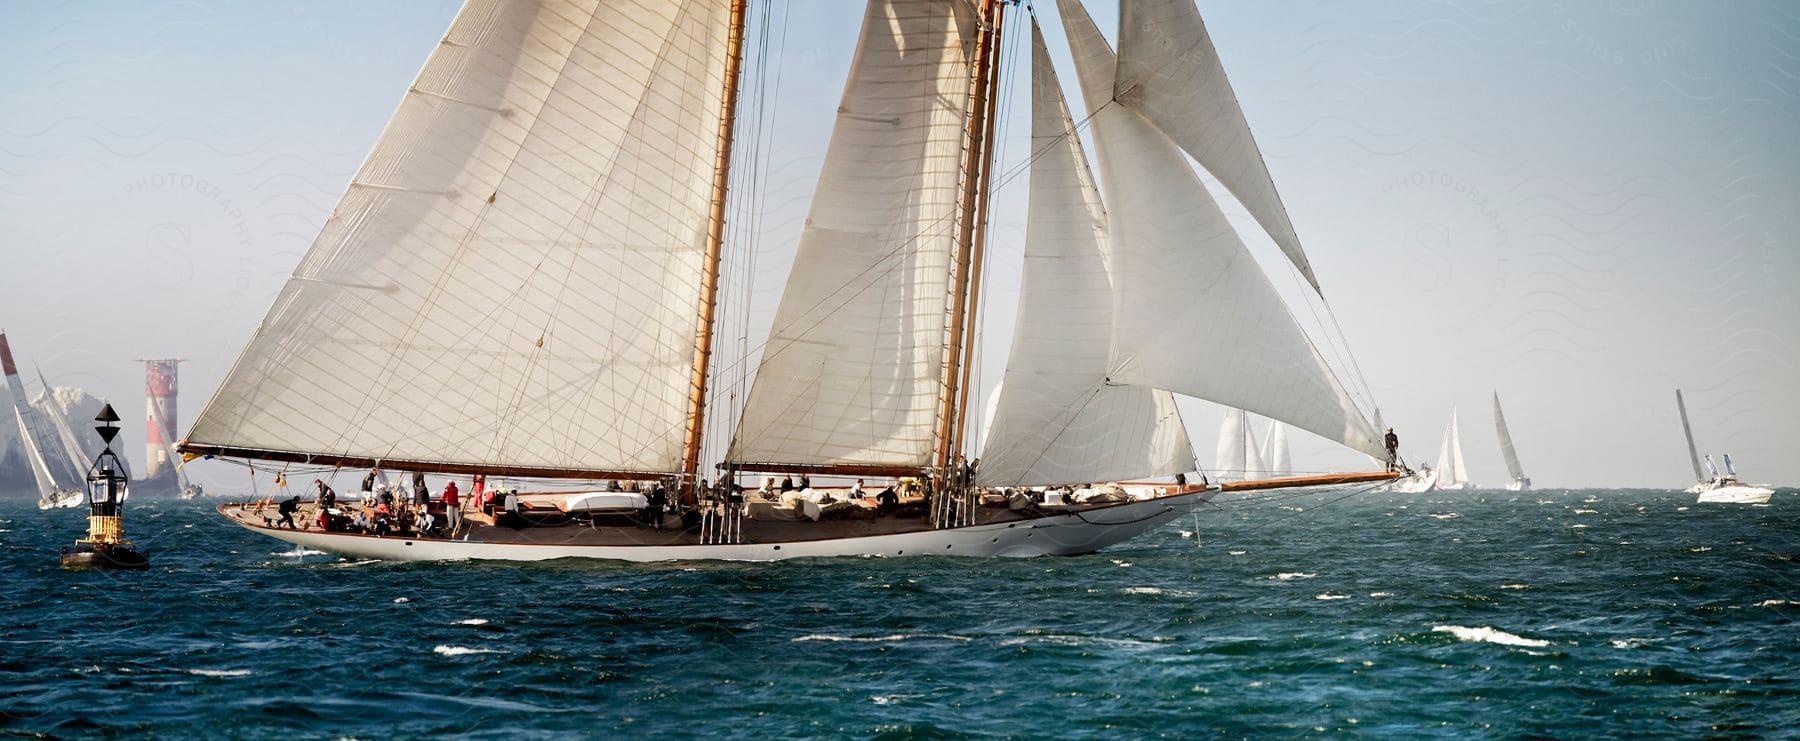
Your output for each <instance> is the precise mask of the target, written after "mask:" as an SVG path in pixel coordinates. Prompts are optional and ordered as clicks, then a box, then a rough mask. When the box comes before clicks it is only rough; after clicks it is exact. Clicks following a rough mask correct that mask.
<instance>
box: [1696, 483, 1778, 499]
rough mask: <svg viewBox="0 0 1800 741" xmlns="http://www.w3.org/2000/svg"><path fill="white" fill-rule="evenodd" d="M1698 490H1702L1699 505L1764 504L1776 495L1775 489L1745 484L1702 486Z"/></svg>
mask: <svg viewBox="0 0 1800 741" xmlns="http://www.w3.org/2000/svg"><path fill="white" fill-rule="evenodd" d="M1696 488H1699V489H1702V491H1700V492H1698V493H1699V494H1700V498H1699V500H1698V503H1699V504H1762V503H1764V502H1767V501H1769V497H1771V496H1774V494H1775V490H1774V489H1766V488H1763V487H1760V486H1747V485H1745V484H1730V485H1727V486H1713V485H1712V484H1702V485H1701V486H1699V487H1696Z"/></svg>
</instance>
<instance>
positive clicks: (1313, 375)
mask: <svg viewBox="0 0 1800 741" xmlns="http://www.w3.org/2000/svg"><path fill="white" fill-rule="evenodd" d="M1059 6H1060V7H1061V8H1062V9H1063V27H1064V29H1065V30H1066V31H1067V32H1068V35H1069V45H1070V47H1071V50H1072V52H1073V56H1074V58H1075V62H1076V68H1077V72H1078V73H1079V75H1080V77H1081V79H1082V85H1081V87H1082V89H1083V91H1085V93H1086V94H1087V95H1088V100H1087V108H1088V110H1090V111H1093V117H1092V132H1093V133H1092V135H1093V139H1094V143H1095V148H1096V153H1095V155H1096V160H1097V161H1098V163H1099V170H1100V181H1101V184H1102V186H1103V195H1104V197H1105V198H1106V203H1107V205H1108V223H1109V225H1110V226H1111V239H1112V243H1113V251H1114V254H1115V255H1117V256H1118V259H1117V260H1116V261H1115V263H1114V268H1113V276H1114V279H1115V280H1116V281H1119V282H1120V284H1121V285H1123V286H1125V288H1123V289H1121V290H1119V291H1117V292H1116V296H1117V297H1118V302H1117V304H1116V312H1115V317H1114V335H1113V351H1112V356H1113V361H1112V362H1113V367H1112V369H1111V371H1110V373H1109V375H1110V377H1111V378H1112V380H1113V382H1115V383H1121V384H1131V385H1140V386H1147V387H1151V388H1160V389H1165V390H1168V391H1170V392H1173V393H1179V394H1185V395H1189V396H1194V397H1197V398H1201V399H1206V400H1208V401H1213V402H1217V403H1220V404H1224V405H1227V406H1231V407H1236V408H1238V409H1243V410H1247V411H1251V412H1255V413H1257V414H1259V415H1262V416H1265V417H1269V418H1271V419H1276V420H1281V421H1283V422H1287V423H1288V424H1292V425H1294V426H1296V427H1299V428H1301V429H1304V430H1307V431H1310V432H1313V433H1315V434H1318V435H1320V436H1322V437H1325V438H1326V439H1328V440H1333V441H1336V442H1339V443H1341V444H1343V445H1345V446H1347V447H1349V448H1351V449H1353V450H1358V451H1361V452H1363V453H1366V454H1369V455H1370V456H1377V457H1381V458H1385V452H1384V451H1383V449H1382V447H1381V446H1380V445H1379V444H1378V443H1377V442H1376V435H1375V433H1374V430H1372V429H1371V428H1370V427H1369V422H1368V420H1367V419H1366V418H1365V417H1364V416H1363V415H1362V413H1361V412H1360V411H1359V410H1358V409H1357V408H1356V404H1355V402H1354V401H1353V400H1351V398H1350V396H1349V394H1348V393H1347V392H1346V391H1345V390H1344V388H1343V386H1342V384H1340V383H1339V382H1338V380H1337V378H1336V377H1335V376H1334V374H1333V373H1332V371H1331V369H1330V368H1329V366H1327V365H1326V363H1325V361H1324V358H1323V357H1321V356H1320V354H1319V352H1318V350H1317V349H1316V348H1315V347H1314V346H1313V344H1312V342H1311V340H1310V339H1309V338H1308V337H1307V335H1306V332H1305V331H1304V330H1303V329H1302V328H1301V327H1300V325H1299V323H1298V322H1297V321H1296V320H1295V319H1294V317H1293V315H1292V313H1291V312H1290V311H1289V310H1288V307H1287V305H1286V303H1285V302H1284V301H1283V300H1282V298H1281V296H1280V294H1279V293H1278V292H1277V291H1276V290H1275V287H1274V285H1273V284H1272V283H1271V282H1270V281H1269V278H1268V276H1267V275H1266V274H1265V273H1263V271H1262V269H1261V268H1260V267H1258V266H1257V264H1256V261H1255V258H1253V257H1252V256H1251V255H1250V253H1249V250H1248V249H1247V248H1246V247H1245V246H1244V244H1243V242H1242V240H1240V239H1239V238H1238V235H1237V233H1236V232H1235V231H1233V229H1232V227H1231V225H1230V224H1229V223H1228V222H1227V221H1226V219H1225V216H1224V214H1223V213H1222V212H1221V211H1220V210H1219V206H1218V204H1217V203H1216V202H1215V201H1214V200H1213V198H1212V196H1211V194H1209V193H1208V192H1207V191H1206V188H1205V186H1204V185H1203V184H1202V183H1201V181H1200V179H1199V176H1198V175H1197V174H1196V173H1195V172H1194V171H1193V169H1192V168H1191V167H1190V166H1189V165H1188V164H1187V161H1186V159H1185V158H1184V157H1183V156H1182V154H1181V151H1180V149H1179V148H1178V147H1177V146H1176V144H1175V143H1174V142H1173V141H1171V140H1170V139H1169V137H1167V136H1165V135H1164V134H1163V133H1162V131H1160V130H1159V129H1158V128H1157V127H1156V126H1155V125H1153V124H1152V122H1151V121H1149V120H1148V119H1146V118H1145V117H1144V116H1143V115H1142V114H1140V113H1138V112H1137V111H1136V110H1134V109H1133V107H1132V106H1129V105H1108V104H1106V101H1108V100H1110V96H1111V95H1112V91H1113V89H1114V83H1115V80H1114V69H1115V67H1116V64H1115V59H1114V56H1113V53H1112V51H1111V48H1110V47H1109V46H1108V45H1107V43H1106V40H1105V39H1104V38H1103V37H1102V36H1101V35H1100V32H1099V29H1098V28H1096V27H1095V26H1094V25H1093V21H1092V20H1091V19H1090V18H1089V17H1088V16H1087V13H1086V11H1085V9H1083V7H1082V5H1081V3H1080V2H1079V0H1059ZM1095 96H1104V97H1099V98H1096V97H1095ZM1171 328H1179V330H1180V331H1171Z"/></svg>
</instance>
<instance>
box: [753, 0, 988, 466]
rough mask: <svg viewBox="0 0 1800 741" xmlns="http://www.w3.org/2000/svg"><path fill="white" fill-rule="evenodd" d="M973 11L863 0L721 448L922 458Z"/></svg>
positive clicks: (938, 2) (814, 457)
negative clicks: (770, 310)
mask: <svg viewBox="0 0 1800 741" xmlns="http://www.w3.org/2000/svg"><path fill="white" fill-rule="evenodd" d="M976 20H977V19H976V18H975V15H974V13H973V11H972V10H970V8H969V3H967V2H957V1H955V0H870V2H869V4H868V8H867V10H866V15H865V16H864V18H863V27H862V35H861V37H860V39H859V40H858V41H857V47H856V55H855V58H854V60H853V62H852V64H851V67H850V77H849V80H848V82H847V83H846V84H845V87H844V95H843V100H842V104H841V105H840V106H839V108H838V117H837V122H836V124H835V126H834V128H833V129H832V132H831V143H830V145H829V146H828V147H827V149H826V155H825V165H824V168H823V170H822V171H821V172H820V174H819V183H818V186H817V189H816V191H815V192H814V195H813V201H812V210H811V211H810V213H809V214H808V216H807V221H806V228H805V230H804V231H803V232H802V233H801V235H800V244H799V247H798V249H797V251H796V253H795V256H794V266H793V269H792V271H791V272H790V274H789V276H788V282H787V288H786V290H785V292H784V293H783V294H782V297H781V304H780V305H779V307H778V308H777V309H776V312H775V321H774V324H773V326H772V329H771V332H770V336H769V341H768V344H767V345H766V346H765V349H764V351H763V358H762V363H761V365H760V367H759V368H758V369H757V372H756V381H755V383H754V385H752V387H751V389H750V395H749V399H748V400H747V402H746V404H745V408H744V412H743V417H742V420H741V421H740V422H739V424H738V433H737V437H736V439H735V440H734V441H733V443H732V447H731V450H730V453H729V455H728V456H727V457H728V459H729V460H730V461H732V462H735V463H740V464H743V465H746V466H750V467H777V468H778V467H781V466H784V465H785V466H832V465H871V466H892V467H905V468H917V467H923V466H925V465H926V464H927V461H928V459H929V458H930V456H931V451H932V446H933V439H934V437H935V435H936V424H937V408H938V397H939V394H940V390H941V384H942V383H943V372H944V371H943V367H942V366H943V362H944V331H945V326H946V325H945V321H946V320H945V310H946V307H947V304H948V303H949V300H948V288H947V286H948V283H949V276H950V264H951V260H952V255H953V253H954V250H955V235H956V219H955V213H956V209H957V193H958V184H959V182H958V171H959V169H960V164H961V163H960V159H959V158H960V157H961V153H962V142H963V128H964V125H965V120H964V119H965V114H966V112H967V111H966V110H965V109H966V108H967V102H968V98H969V73H970V67H969V65H970V64H971V63H972V62H973V61H974V60H973V59H971V56H972V55H973V53H974V47H973V43H974V39H975V36H976V33H977V30H978V26H977V23H976Z"/></svg>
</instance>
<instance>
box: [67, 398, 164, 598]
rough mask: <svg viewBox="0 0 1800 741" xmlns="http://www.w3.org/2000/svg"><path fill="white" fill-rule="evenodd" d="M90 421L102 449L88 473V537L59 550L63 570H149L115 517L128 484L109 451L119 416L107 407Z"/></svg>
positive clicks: (146, 560) (117, 460) (146, 562)
mask: <svg viewBox="0 0 1800 741" xmlns="http://www.w3.org/2000/svg"><path fill="white" fill-rule="evenodd" d="M94 421H95V422H99V423H100V424H98V425H96V426H95V427H94V431H96V432H98V433H100V439H101V440H104V441H106V447H105V449H104V450H101V451H100V455H99V456H97V457H95V458H94V465H93V467H92V468H89V469H88V475H87V498H88V536H87V537H86V538H83V539H81V540H77V541H75V545H73V546H70V547H67V548H64V549H63V551H62V565H63V568H65V569H147V568H150V558H149V557H148V556H145V555H144V554H143V553H140V552H138V551H137V550H135V549H133V548H132V547H131V541H129V540H126V539H125V526H124V519H123V518H121V517H120V516H119V505H120V504H121V503H122V502H123V501H124V499H125V493H126V491H125V487H126V486H127V485H128V483H129V481H130V480H129V479H128V478H126V475H125V466H124V464H123V463H121V462H120V461H119V456H117V455H114V454H113V451H112V441H113V438H114V437H117V436H118V434H119V428H118V427H115V426H114V423H116V422H118V421H119V415H118V413H116V412H114V411H113V408H112V405H111V404H107V405H106V406H105V407H104V408H102V409H101V410H100V415H99V416H97V417H94Z"/></svg>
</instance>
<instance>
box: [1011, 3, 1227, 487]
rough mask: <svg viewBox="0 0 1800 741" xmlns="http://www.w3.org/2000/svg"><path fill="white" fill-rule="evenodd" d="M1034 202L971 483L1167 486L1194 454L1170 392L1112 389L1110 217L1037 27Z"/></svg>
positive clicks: (1033, 101) (1034, 31)
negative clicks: (1135, 481)
mask: <svg viewBox="0 0 1800 741" xmlns="http://www.w3.org/2000/svg"><path fill="white" fill-rule="evenodd" d="M1031 31H1032V43H1033V47H1032V48H1033V53H1032V77H1031V92H1032V98H1031V105H1032V113H1033V116H1032V132H1031V153H1032V163H1031V195H1030V203H1029V206H1028V211H1027V214H1026V221H1025V270H1024V274H1023V276H1022V277H1021V279H1020V281H1021V284H1020V287H1019V313H1018V321H1017V324H1016V325H1015V327H1014V329H1013V341H1012V353H1011V354H1010V355H1009V356H1008V357H1007V363H1006V378H1005V380H1004V381H1003V382H1002V383H1001V387H1000V391H999V393H998V396H999V402H998V407H997V409H996V411H995V414H994V423H993V427H992V429H991V431H990V433H989V437H988V439H987V443H986V445H985V447H983V449H982V454H981V466H980V468H978V469H977V471H976V475H977V477H978V479H979V482H980V483H982V484H984V485H989V486H1037V485H1046V484H1070V483H1083V482H1096V481H1118V480H1123V479H1132V478H1141V477H1146V476H1167V475H1171V474H1176V473H1181V472H1183V471H1190V470H1193V467H1194V452H1193V446H1192V445H1191V444H1190V443H1189V442H1188V438H1187V430H1186V428H1185V427H1184V426H1183V425H1182V423H1181V415H1180V414H1179V413H1178V412H1177V411H1176V408H1175V398H1174V397H1173V396H1171V395H1170V394H1169V393H1168V392H1167V391H1158V390H1155V389H1150V388H1146V387H1142V386H1115V385H1111V384H1108V383H1107V381H1106V370H1107V363H1108V355H1109V353H1108V350H1109V347H1110V344H1111V337H1112V310H1113V296H1112V281H1111V279H1110V278H1108V277H1107V272H1106V255H1105V249H1106V247H1105V239H1106V232H1105V229H1106V221H1105V219H1106V216H1105V212H1104V210H1103V209H1102V207H1101V204H1100V191H1099V190H1098V189H1096V188H1095V186H1094V176H1093V174H1092V173H1091V172H1090V171H1089V170H1088V166H1087V155H1086V154H1084V153H1083V152H1082V149H1081V139H1080V137H1079V136H1077V135H1076V133H1075V124H1074V121H1072V120H1071V119H1070V117H1069V108H1068V104H1067V103H1066V102H1064V100H1063V95H1062V84H1061V83H1060V82H1058V81H1057V77H1056V70H1055V69H1054V68H1053V67H1051V64H1050V53H1049V51H1048V50H1047V49H1046V48H1045V47H1044V41H1043V34H1042V32H1041V31H1039V30H1038V28H1037V24H1036V22H1035V21H1034V22H1033V23H1032V29H1031Z"/></svg>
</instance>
